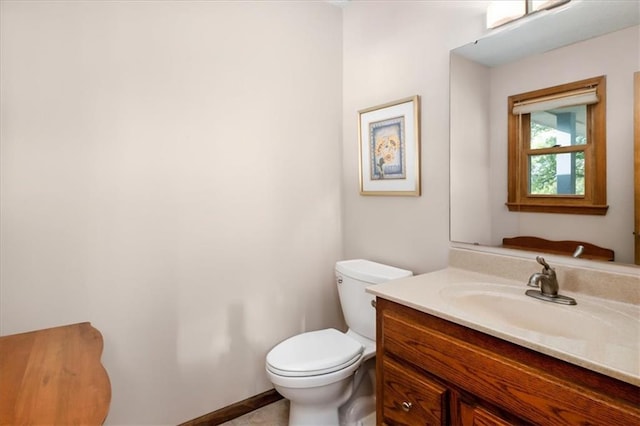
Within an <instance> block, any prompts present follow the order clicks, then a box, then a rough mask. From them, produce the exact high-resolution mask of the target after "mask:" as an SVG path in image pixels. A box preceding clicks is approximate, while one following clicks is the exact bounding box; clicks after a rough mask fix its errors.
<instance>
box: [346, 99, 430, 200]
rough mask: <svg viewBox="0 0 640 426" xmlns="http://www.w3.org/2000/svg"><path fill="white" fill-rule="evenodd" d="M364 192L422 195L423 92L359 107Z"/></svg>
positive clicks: (369, 193) (364, 193)
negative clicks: (421, 124)
mask: <svg viewBox="0 0 640 426" xmlns="http://www.w3.org/2000/svg"><path fill="white" fill-rule="evenodd" d="M358 142H359V172H360V194H361V195H391V196H413V197H419V196H420V96H418V95H416V96H411V97H408V98H404V99H400V100H397V101H393V102H388V103H386V104H383V105H378V106H375V107H371V108H367V109H363V110H360V111H358Z"/></svg>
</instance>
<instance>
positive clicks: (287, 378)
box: [266, 259, 411, 426]
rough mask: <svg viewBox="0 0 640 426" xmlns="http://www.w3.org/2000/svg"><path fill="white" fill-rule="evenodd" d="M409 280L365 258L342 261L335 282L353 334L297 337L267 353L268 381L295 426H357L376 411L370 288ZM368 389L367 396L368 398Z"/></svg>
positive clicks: (333, 332) (317, 333)
mask: <svg viewBox="0 0 640 426" xmlns="http://www.w3.org/2000/svg"><path fill="white" fill-rule="evenodd" d="M410 275H411V272H410V271H406V270H403V269H398V268H394V267H392V266H387V265H382V264H379V263H375V262H370V261H366V260H361V259H357V260H348V261H341V262H337V264H336V283H337V285H338V294H339V296H340V304H341V307H342V310H343V313H344V316H345V320H346V322H347V325H348V326H349V329H348V331H347V332H346V333H343V332H341V331H339V330H336V329H333V328H328V329H323V330H316V331H310V332H306V333H302V334H298V335H296V336H293V337H290V338H288V339H286V340H284V341H283V342H281V343H279V344H278V345H276V346H275V347H274V348H273V349H272V350H271V351H270V352H269V353H268V354H267V359H266V371H267V376H268V377H269V379H270V380H271V382H272V383H273V385H274V387H275V389H276V390H277V391H278V392H279V393H280V394H281V395H282V396H283V397H285V398H287V399H288V400H289V401H290V405H289V425H290V426H298V425H317V426H333V425H335V426H337V425H355V424H356V423H357V421H358V420H359V418H360V417H364V416H366V415H369V414H371V411H375V380H374V379H373V377H374V372H375V363H374V362H373V360H372V361H371V362H366V361H367V360H370V359H371V358H373V357H374V356H375V351H376V344H375V307H374V304H373V303H372V301H373V300H374V298H373V296H371V295H370V294H368V293H366V292H365V288H366V287H368V286H370V285H373V284H378V283H381V282H386V281H389V280H392V279H396V278H402V277H407V276H410ZM365 385H366V386H365ZM365 389H366V390H368V394H367V392H365V394H364V395H363V392H361V391H363V390H365ZM367 410H368V411H369V412H364V413H363V411H367Z"/></svg>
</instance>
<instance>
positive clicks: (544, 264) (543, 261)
mask: <svg viewBox="0 0 640 426" xmlns="http://www.w3.org/2000/svg"><path fill="white" fill-rule="evenodd" d="M536 262H538V263H539V264H541V265H542V266H544V269H545V270H550V269H552V268H551V266H549V264H548V263H547V262H546V261H545V260H544V257H542V256H536Z"/></svg>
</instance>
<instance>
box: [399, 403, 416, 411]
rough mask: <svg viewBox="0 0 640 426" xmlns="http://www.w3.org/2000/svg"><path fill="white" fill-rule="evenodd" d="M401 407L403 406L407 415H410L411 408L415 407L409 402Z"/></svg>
mask: <svg viewBox="0 0 640 426" xmlns="http://www.w3.org/2000/svg"><path fill="white" fill-rule="evenodd" d="M401 406H402V411H404V412H405V413H408V412H409V410H411V407H413V404H412V403H410V402H409V401H404V402H403V403H402V405H401Z"/></svg>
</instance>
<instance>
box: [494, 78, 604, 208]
mask: <svg viewBox="0 0 640 426" xmlns="http://www.w3.org/2000/svg"><path fill="white" fill-rule="evenodd" d="M605 97H606V92H605V77H604V76H600V77H595V78H592V79H587V80H581V81H577V82H573V83H567V84H563V85H560V86H554V87H549V88H544V89H540V90H535V91H532V92H527V93H521V94H518V95H513V96H510V97H509V118H508V123H509V165H508V170H509V184H508V185H509V188H508V189H509V191H508V201H507V203H506V204H507V206H508V207H509V210H510V211H529V212H547V213H570V214H595V215H603V214H606V211H607V208H608V206H607V205H606V157H605V153H606V131H605V127H606V115H605V110H606V105H605Z"/></svg>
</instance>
